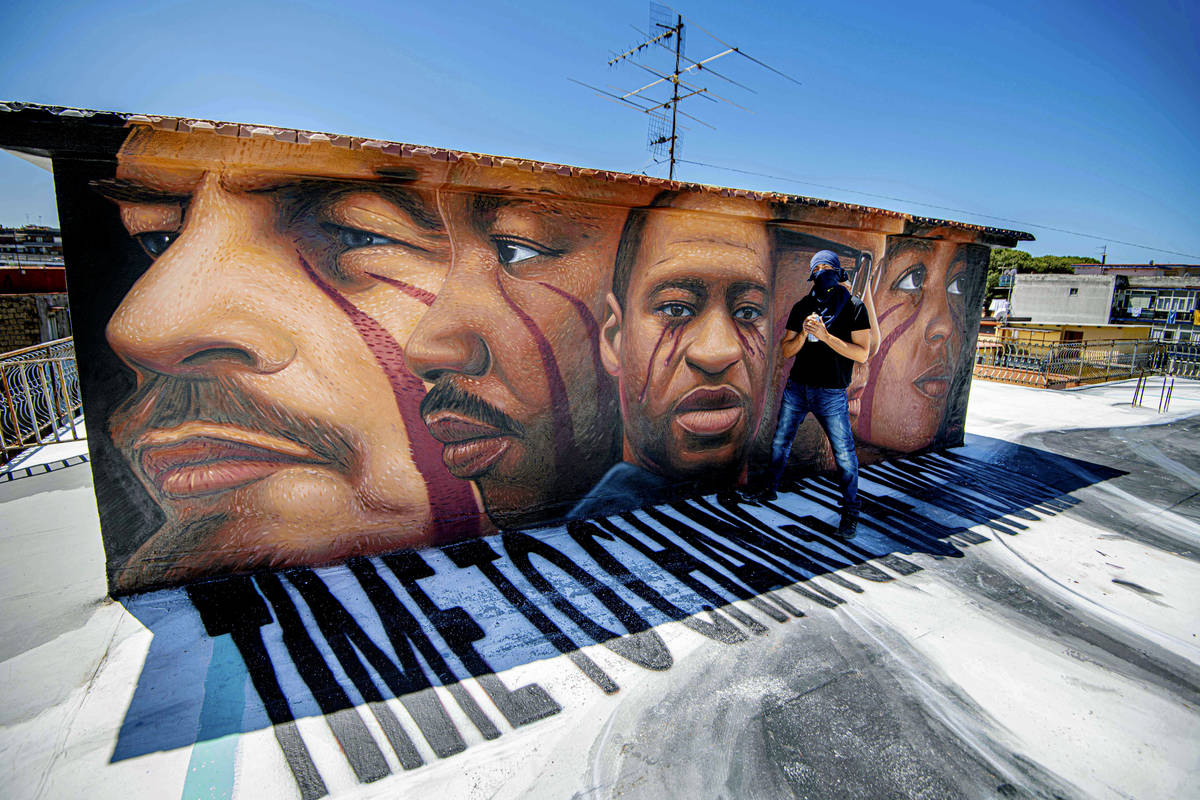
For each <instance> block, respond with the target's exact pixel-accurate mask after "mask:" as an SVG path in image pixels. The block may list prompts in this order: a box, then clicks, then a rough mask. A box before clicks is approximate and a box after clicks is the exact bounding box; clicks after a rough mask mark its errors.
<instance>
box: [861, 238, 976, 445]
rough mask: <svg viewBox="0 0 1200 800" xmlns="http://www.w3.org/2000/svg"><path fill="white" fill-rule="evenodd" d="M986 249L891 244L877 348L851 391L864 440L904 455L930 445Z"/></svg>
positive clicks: (881, 281)
mask: <svg viewBox="0 0 1200 800" xmlns="http://www.w3.org/2000/svg"><path fill="white" fill-rule="evenodd" d="M980 252H982V253H983V254H984V257H986V252H987V250H986V248H982V247H980V246H978V245H970V244H961V243H958V242H952V241H943V240H932V239H917V238H905V237H892V238H891V239H889V241H888V246H887V253H886V256H885V258H884V262H883V264H882V265H881V267H880V269H879V271H878V273H877V277H876V279H875V284H874V297H875V308H876V313H877V314H878V319H879V329H880V345H879V350H878V352H877V353H876V354H875V356H874V357H873V358H872V359H871V360H870V361H869V362H868V363H867V364H866V365H863V366H861V367H856V368H855V373H854V380H853V382H852V383H851V385H850V388H849V390H848V396H849V398H850V414H851V422H852V427H853V429H854V433H855V436H856V437H857V438H858V439H859V441H861V442H864V443H866V444H870V445H874V446H876V447H881V448H885V449H888V450H896V451H900V452H911V451H913V450H919V449H920V448H922V447H926V446H928V445H929V444H931V443H932V442H933V440H934V438H935V437H936V436H937V433H938V430H939V429H940V427H941V425H942V421H943V419H944V417H945V414H946V406H947V400H948V398H949V394H950V392H951V389H952V387H953V383H954V376H955V373H956V371H957V370H958V367H959V361H960V356H961V354H962V343H963V337H964V335H965V333H966V331H965V324H966V323H965V318H966V317H965V305H964V293H965V292H966V291H967V289H968V284H969V282H970V281H971V280H974V279H975V276H974V275H973V273H972V269H973V267H975V266H978V262H979V254H980Z"/></svg>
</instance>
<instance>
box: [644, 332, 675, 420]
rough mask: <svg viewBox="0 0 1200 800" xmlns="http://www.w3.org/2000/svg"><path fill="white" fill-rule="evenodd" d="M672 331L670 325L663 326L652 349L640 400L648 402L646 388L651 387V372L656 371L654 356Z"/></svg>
mask: <svg viewBox="0 0 1200 800" xmlns="http://www.w3.org/2000/svg"><path fill="white" fill-rule="evenodd" d="M670 332H671V328H670V327H666V328H663V329H662V331H660V332H659V334H658V341H656V342H655V343H654V349H653V350H651V351H650V360H649V361H648V362H647V363H646V378H645V380H643V381H642V392H641V394H639V395H638V402H639V403H644V402H646V390H647V389H649V388H650V373H651V372H653V371H654V357H655V356H657V355H658V351H659V348H661V347H662V343H663V339H665V338H666V337H667V334H668V333H670ZM675 343H676V344H678V343H679V337H676V338H675Z"/></svg>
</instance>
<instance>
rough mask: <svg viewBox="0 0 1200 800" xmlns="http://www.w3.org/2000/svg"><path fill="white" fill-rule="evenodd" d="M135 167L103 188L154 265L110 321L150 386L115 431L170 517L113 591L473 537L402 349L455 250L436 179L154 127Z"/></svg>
mask: <svg viewBox="0 0 1200 800" xmlns="http://www.w3.org/2000/svg"><path fill="white" fill-rule="evenodd" d="M118 163H119V167H118V170H117V175H116V178H115V180H110V181H101V182H99V185H98V186H97V189H98V190H99V191H101V192H102V193H104V194H106V195H108V196H110V197H111V198H112V199H114V200H115V201H117V202H118V203H119V205H120V210H121V219H122V221H123V222H124V224H125V226H126V228H127V229H128V231H129V233H130V235H132V236H133V237H134V238H135V239H136V240H137V241H138V242H139V243H141V245H142V247H143V249H144V250H145V251H146V253H147V254H148V255H149V257H150V262H149V266H148V267H147V269H146V271H145V273H144V274H143V275H141V277H140V278H139V279H138V280H137V282H136V283H135V284H134V286H133V288H132V289H131V290H130V291H129V293H128V294H127V295H126V297H125V298H124V300H123V301H122V302H121V304H120V306H119V307H118V308H117V310H116V312H115V313H114V314H113V316H112V318H111V319H110V321H109V323H108V326H107V330H106V334H107V338H108V341H109V343H110V345H111V347H112V349H113V351H114V352H115V353H116V354H117V355H118V356H119V357H120V358H121V359H122V360H123V361H124V362H125V363H126V364H127V365H128V366H129V367H130V368H131V369H132V370H133V372H134V374H135V376H136V380H137V385H138V388H137V389H136V391H135V393H134V394H133V396H132V397H131V398H130V399H129V400H128V401H126V402H125V404H124V405H123V406H122V407H121V408H120V409H119V410H118V412H117V413H116V414H114V416H113V418H112V419H111V420H110V430H111V433H112V437H113V440H114V443H115V444H116V445H117V447H118V448H119V450H120V451H121V453H122V454H123V455H124V456H125V457H126V459H128V461H129V463H130V465H131V467H132V468H133V470H134V473H135V474H136V475H137V477H138V478H139V479H140V481H141V482H142V484H143V485H144V486H145V488H146V490H147V491H148V492H149V494H150V495H151V496H152V497H153V498H154V499H155V500H156V501H157V502H158V503H159V505H160V507H161V510H162V513H163V516H164V518H165V520H164V522H163V524H162V526H161V527H160V528H159V529H158V530H157V531H156V532H155V533H154V534H153V535H152V536H151V537H150V539H149V540H148V541H147V542H146V543H145V544H143V545H142V547H141V549H140V550H138V551H137V552H136V553H135V554H134V555H133V557H132V558H130V560H129V562H128V564H127V566H126V567H125V570H124V572H123V573H121V575H120V576H119V577H118V579H117V588H118V589H119V590H120V589H132V588H139V587H146V586H148V585H153V584H157V583H166V582H175V581H180V580H185V579H188V578H192V577H196V576H198V575H202V574H205V573H209V572H216V571H222V570H228V569H245V568H250V567H255V566H265V565H270V566H282V565H295V564H313V563H321V562H327V561H331V560H335V559H340V558H345V557H347V556H350V555H356V554H362V553H372V552H380V551H385V550H393V549H397V548H401V547H406V546H420V545H424V544H430V543H436V542H439V541H445V540H447V539H449V538H452V537H453V536H458V535H469V534H470V533H471V530H467V528H471V526H472V524H473V523H472V521H473V520H474V521H477V516H475V511H476V507H475V501H474V497H473V494H472V491H471V487H470V485H469V484H466V483H464V482H462V481H458V480H456V479H454V478H453V477H452V476H450V475H449V474H448V473H447V472H446V470H445V468H444V466H443V465H442V463H441V459H440V453H439V452H438V451H439V450H440V448H439V446H438V444H437V442H435V441H433V440H432V438H431V437H430V436H429V434H428V431H427V430H426V429H425V426H424V424H423V423H422V421H421V419H420V417H419V414H418V412H417V407H418V404H419V403H420V400H421V398H422V397H423V396H424V386H423V384H422V383H421V381H420V380H419V379H417V378H416V377H415V376H413V375H412V374H411V373H409V372H408V371H407V369H406V368H405V366H404V361H403V351H402V349H401V344H402V343H403V342H404V341H405V339H407V338H408V334H409V333H410V332H411V331H412V329H413V327H414V326H415V325H416V323H417V321H418V320H419V319H420V317H421V316H422V314H424V313H425V311H426V308H427V306H428V304H429V303H431V302H432V300H433V297H434V295H435V293H436V292H437V290H438V288H439V286H440V284H441V281H442V279H443V277H444V275H445V271H446V266H447V265H448V263H449V256H450V245H449V240H448V238H447V236H446V233H445V229H444V227H443V226H442V224H441V221H440V219H439V217H438V215H437V211H436V207H435V201H434V198H433V194H432V191H423V190H422V189H420V188H419V187H420V185H421V184H414V182H413V180H414V179H415V178H417V177H429V176H418V175H417V174H416V172H415V171H414V168H412V167H411V166H406V163H408V164H411V161H408V160H406V161H401V160H400V159H393V158H391V157H389V156H386V155H384V154H382V153H379V152H369V151H361V152H358V151H349V150H345V149H340V148H333V147H329V146H319V145H309V146H303V145H296V144H286V143H282V142H275V141H264V140H259V139H253V140H247V139H240V138H229V137H224V136H217V135H215V134H178V133H174V132H170V133H168V132H163V131H150V130H145V129H138V130H135V131H134V132H133V133H132V134H131V135H130V138H129V139H128V140H127V142H126V144H125V146H124V147H123V148H122V151H121V153H120V154H119V157H118ZM432 177H433V179H434V181H435V184H434V185H437V183H440V181H441V176H440V175H437V174H434V175H433V176H432ZM446 520H466V522H464V523H463V525H464V526H465V527H463V528H461V529H454V530H451V529H450V528H449V527H447V524H446ZM474 530H476V531H477V528H476V529H474Z"/></svg>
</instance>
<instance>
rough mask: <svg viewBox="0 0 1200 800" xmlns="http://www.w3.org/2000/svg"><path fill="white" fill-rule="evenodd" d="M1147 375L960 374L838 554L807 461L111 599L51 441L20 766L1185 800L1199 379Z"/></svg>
mask: <svg viewBox="0 0 1200 800" xmlns="http://www.w3.org/2000/svg"><path fill="white" fill-rule="evenodd" d="M1154 388H1155V387H1151V389H1152V391H1151V392H1149V394H1153V389H1154ZM1132 393H1133V387H1132V385H1131V384H1128V383H1125V384H1110V385H1107V386H1102V387H1093V388H1089V389H1086V390H1079V391H1064V392H1055V391H1047V390H1038V389H1031V388H1023V387H1016V386H1009V385H1004V384H994V383H987V382H981V381H976V382H975V384H974V386H973V388H972V396H971V404H970V409H969V412H968V418H967V423H968V425H967V430H968V437H967V445H966V446H965V447H962V448H956V449H954V450H951V451H948V452H947V453H944V454H936V455H926V456H920V457H916V458H908V459H902V460H897V461H894V462H891V463H889V464H885V465H874V466H871V467H868V468H865V469H864V472H863V475H864V484H863V486H864V489H865V490H866V492H867V493H868V494H867V496H868V502H867V507H866V514H865V516H864V522H863V524H862V527H861V529H860V533H859V535H858V537H857V538H856V539H854V540H853V541H852V542H841V541H839V540H836V539H834V538H832V537H831V536H829V535H828V534H829V529H830V526H829V523H831V522H833V521H834V520H835V518H836V517H835V512H834V508H833V503H832V499H831V498H832V497H833V496H834V490H833V489H832V484H830V483H828V482H826V481H824V480H822V479H805V480H802V481H799V482H797V483H796V484H794V485H793V486H792V488H793V490H794V491H792V492H790V493H787V494H785V495H783V496H782V497H781V500H780V501H779V502H778V503H776V504H773V505H771V506H769V507H761V506H753V505H740V504H738V503H737V502H735V501H734V500H733V499H731V498H726V497H708V498H703V499H701V500H696V501H689V502H685V503H679V504H676V505H674V506H671V507H661V508H659V509H657V510H654V511H651V512H638V514H636V515H631V517H629V518H626V519H615V518H614V519H612V520H609V521H607V522H606V523H605V524H604V525H602V526H600V527H592V526H584V527H580V528H573V529H572V530H570V531H567V530H564V529H561V528H554V529H546V530H542V531H538V532H534V533H533V534H531V535H529V536H520V535H518V536H516V537H511V536H510V537H508V538H502V537H491V538H489V539H487V540H484V545H486V548H487V551H484V550H481V549H480V546H479V545H478V543H477V544H476V545H475V546H471V547H466V548H461V547H460V548H457V549H455V548H449V549H447V550H445V551H440V550H434V551H422V553H420V554H419V557H416V558H413V557H401V558H399V559H389V558H383V559H371V560H369V561H365V562H358V563H356V564H353V565H350V566H339V567H333V568H327V569H318V570H295V571H292V572H290V573H281V574H266V575H260V576H257V577H255V578H254V579H253V580H250V579H242V580H233V581H226V582H224V583H215V584H206V585H204V586H202V587H200V588H198V589H193V590H192V591H191V592H189V591H187V590H172V591H164V592H156V593H151V594H146V595H140V596H135V597H129V598H124V599H122V600H120V601H113V600H109V599H106V598H105V596H104V592H105V583H104V570H103V560H102V559H103V557H102V551H101V544H100V532H99V526H98V523H97V520H96V508H95V500H94V497H93V495H92V491H91V483H92V479H91V472H90V469H89V467H88V466H87V465H86V462H85V461H84V460H83V457H84V455H85V453H84V452H83V450H82V448H81V447H80V445H78V444H63V445H55V446H54V447H52V448H46V449H44V450H43V451H40V452H38V453H35V454H33V455H32V456H30V457H28V458H26V459H24V460H22V461H21V462H19V463H17V464H14V465H12V468H11V474H10V475H9V476H8V477H9V480H7V481H4V480H0V521H2V523H3V524H0V575H2V576H3V579H2V580H0V595H2V596H0V674H2V675H3V678H4V680H3V681H2V682H0V754H3V755H2V757H0V787H2V790H3V794H4V796H6V797H13V798H24V797H84V796H86V797H120V798H127V797H143V796H153V797H175V796H179V797H189V798H190V797H254V798H260V797H318V796H322V795H328V796H332V797H338V798H341V797H355V798H358V797H395V796H400V795H403V796H412V797H418V796H441V797H454V798H513V797H554V798H563V797H573V798H581V799H582V798H600V797H605V798H608V797H622V798H630V797H632V798H663V797H678V798H716V797H736V798H744V797H762V798H768V797H769V798H776V797H789V796H797V797H800V796H803V797H885V796H886V797H925V798H929V797H997V796H998V797H1064V798H1066V797H1071V798H1073V797H1113V798H1118V797H1186V796H1192V797H1194V796H1197V795H1200V756H1198V754H1200V639H1198V634H1200V595H1198V594H1197V592H1196V587H1197V586H1198V585H1200V564H1198V563H1197V562H1198V560H1200V499H1198V497H1200V436H1198V435H1197V433H1198V432H1200V383H1196V382H1185V381H1179V382H1178V383H1177V385H1176V388H1175V392H1174V397H1173V401H1172V403H1171V410H1170V413H1168V414H1163V415H1159V414H1157V413H1155V411H1154V410H1153V408H1132V407H1130V406H1129V405H1128V403H1129V400H1130V398H1131V396H1132ZM1150 405H1154V404H1150ZM683 543H686V547H684V546H683ZM781 543H782V544H786V546H787V548H788V551H787V552H788V553H789V555H788V558H787V559H786V561H787V562H789V563H785V560H782V559H780V558H779V557H778V556H779V553H780V552H781V551H780V550H779V549H778V548H777V546H778V545H780V544H781ZM489 551H490V552H491V554H492V557H489V556H488V555H487V552H489ZM531 553H532V554H533V555H534V556H536V557H531V556H530V554H531ZM668 553H669V554H672V557H671V558H667V557H664V554H668ZM552 564H553V566H551V565H552ZM750 567H755V569H750ZM772 573H773V574H775V575H777V576H778V575H786V576H788V580H787V581H786V582H785V584H786V585H779V582H778V581H775V582H772V581H771V579H770V578H769V574H772ZM538 575H541V576H542V578H541V580H540V581H539V580H538V578H537V576H538ZM764 575H767V576H768V577H766V578H764ZM531 576H532V577H531ZM797 578H798V580H795V579H797ZM734 597H736V598H737V599H731V598H734ZM189 598H190V599H189ZM614 598H615V599H614ZM712 605H718V606H721V612H720V614H719V615H713V614H712V613H711V611H710V610H708V609H709V608H710V607H711V606H712ZM456 607H457V608H461V612H458V611H455V608H456ZM439 609H440V610H439ZM639 620H641V621H643V622H644V623H645V624H641V623H639ZM406 625H407V626H408V627H405V626H406ZM206 631H207V632H206ZM555 631H557V632H558V633H557V634H556V633H555ZM630 631H632V633H629V632H630ZM210 634H211V635H210ZM618 634H623V635H618ZM347 636H348V637H349V638H347ZM348 641H349V642H352V643H353V646H350V645H348V644H347V642H348ZM406 642H412V643H413V648H414V649H415V652H417V653H419V654H420V655H419V657H417V656H414V655H412V653H413V652H414V650H410V648H409V647H408V646H407V644H406ZM355 654H358V656H357V657H356V656H355ZM472 654H474V655H472ZM355 664H358V665H359V666H357V667H356V666H355ZM363 664H365V666H363ZM389 664H390V665H391V666H389ZM247 665H248V666H247ZM396 665H400V667H397V666H396ZM272 723H273V724H272Z"/></svg>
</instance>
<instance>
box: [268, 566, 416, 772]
mask: <svg viewBox="0 0 1200 800" xmlns="http://www.w3.org/2000/svg"><path fill="white" fill-rule="evenodd" d="M254 580H255V582H256V583H257V584H258V588H259V589H260V590H261V591H262V593H263V596H264V597H266V598H267V601H268V602H269V603H270V604H271V608H272V609H273V610H274V612H275V619H276V621H277V622H278V623H279V627H280V630H282V632H283V643H284V646H286V647H287V650H288V654H289V655H290V656H291V657H292V663H293V664H295V665H296V670H297V671H298V672H299V673H300V677H301V678H302V679H303V680H304V683H305V684H306V685H307V686H308V689H309V691H310V692H312V695H313V698H314V699H315V700H316V701H317V705H319V706H320V707H321V711H322V713H323V714H324V715H325V722H326V723H327V724H328V725H329V729H330V730H331V731H333V736H334V738H335V739H337V742H338V744H339V745H340V746H341V748H342V752H343V753H344V754H345V756H346V760H347V761H348V762H350V768H351V769H352V770H354V775H355V777H357V778H358V781H359V783H370V782H372V781H377V780H379V779H380V778H383V777H386V776H387V775H389V774H391V771H392V770H391V768H389V767H388V765H387V760H386V759H384V757H383V752H382V751H381V750H380V749H379V745H377V744H376V743H375V739H374V738H373V737H372V736H371V732H370V731H369V730H367V726H366V724H365V723H364V722H363V721H362V718H361V717H360V716H359V715H358V712H357V711H356V710H355V709H354V706H353V703H351V701H350V697H349V695H347V694H346V690H345V689H343V688H342V687H341V686H340V685H339V684H338V682H337V679H336V678H335V676H334V674H333V671H332V670H331V669H330V668H329V665H328V664H326V663H325V659H324V658H322V657H321V651H320V650H318V649H317V646H316V645H315V644H314V643H313V641H312V639H311V638H309V635H308V632H307V631H306V630H305V628H304V623H303V622H302V621H301V619H300V614H299V613H298V612H297V611H296V607H295V606H294V605H293V604H292V600H291V598H290V597H288V594H287V590H286V589H284V588H283V584H282V583H281V582H280V580H279V578H278V577H277V576H276V575H275V574H274V573H271V572H264V573H260V574H258V575H256V576H255V577H254Z"/></svg>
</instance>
